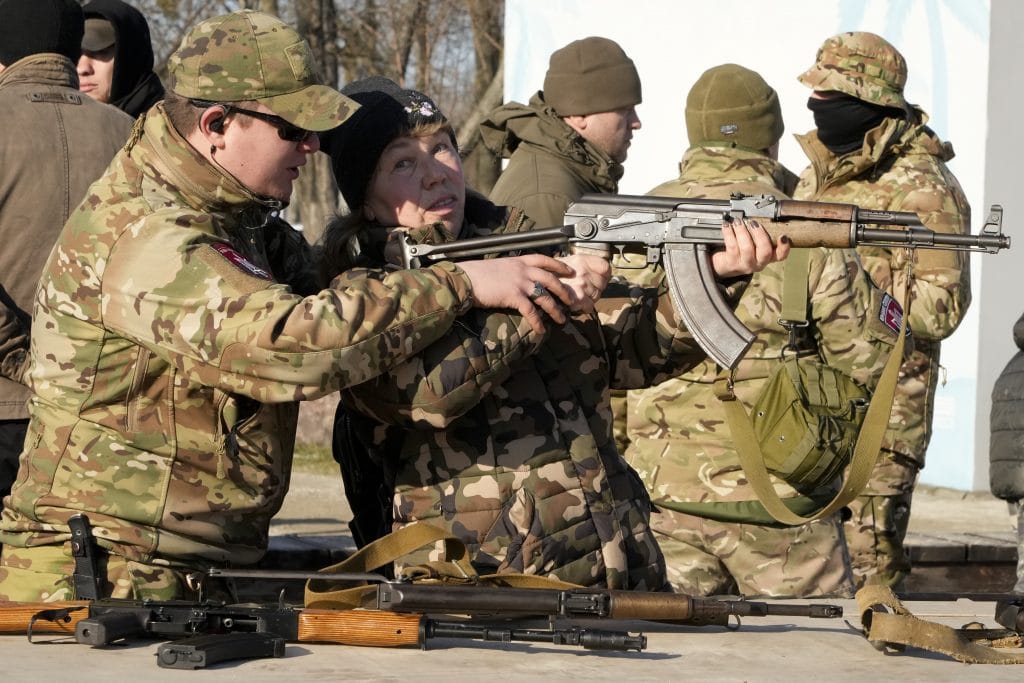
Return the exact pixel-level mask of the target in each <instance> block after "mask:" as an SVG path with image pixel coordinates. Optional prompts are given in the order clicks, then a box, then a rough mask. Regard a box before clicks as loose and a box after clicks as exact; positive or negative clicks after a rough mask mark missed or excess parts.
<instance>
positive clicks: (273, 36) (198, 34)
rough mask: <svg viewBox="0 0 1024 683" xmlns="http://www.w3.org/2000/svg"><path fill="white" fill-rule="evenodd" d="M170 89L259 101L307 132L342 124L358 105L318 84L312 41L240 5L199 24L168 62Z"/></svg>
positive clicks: (192, 95)
mask: <svg viewBox="0 0 1024 683" xmlns="http://www.w3.org/2000/svg"><path fill="white" fill-rule="evenodd" d="M168 72H169V74H170V81H171V88H170V89H171V91H172V92H174V93H177V94H178V95H181V96H182V97H186V98H188V99H191V100H199V101H202V102H210V103H230V102H243V101H257V102H260V103H261V104H263V105H265V106H266V107H267V108H268V109H270V111H272V112H274V114H276V115H277V116H279V117H281V118H282V119H284V120H285V121H287V122H288V123H291V124H294V125H295V126H298V127H299V128H302V129H304V130H308V131H314V132H319V131H325V130H330V129H331V128H334V127H335V126H337V125H339V124H341V123H342V122H343V121H344V120H345V119H347V118H348V117H349V115H350V114H351V113H352V112H353V111H354V110H355V109H356V107H357V105H355V103H353V102H352V101H351V100H350V99H348V98H347V97H345V96H344V95H342V94H341V93H339V92H338V91H337V90H335V89H334V88H331V87H329V86H326V85H321V84H320V79H319V76H318V74H317V69H316V63H315V62H314V60H313V52H312V50H311V49H310V47H309V43H308V42H306V40H305V39H303V38H302V36H300V35H299V34H298V32H297V31H295V29H293V28H292V27H290V26H288V25H287V24H285V23H284V22H282V21H281V20H280V19H278V18H276V17H273V16H271V15H269V14H263V13H261V12H255V11H252V10H242V11H239V12H233V13H231V14H226V15H223V16H219V17H214V18H213V19H208V20H206V21H203V22H200V23H199V24H197V25H196V26H195V27H194V28H193V29H192V30H191V31H189V33H188V34H187V35H186V36H185V38H184V40H182V42H181V46H180V47H179V48H178V49H177V51H176V52H174V54H172V55H171V57H170V60H169V61H168Z"/></svg>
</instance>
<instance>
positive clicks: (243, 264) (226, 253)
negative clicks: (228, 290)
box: [210, 242, 273, 280]
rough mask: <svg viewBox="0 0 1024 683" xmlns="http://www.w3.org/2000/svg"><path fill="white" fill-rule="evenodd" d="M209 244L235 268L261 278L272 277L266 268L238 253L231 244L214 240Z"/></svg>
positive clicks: (268, 278)
mask: <svg viewBox="0 0 1024 683" xmlns="http://www.w3.org/2000/svg"><path fill="white" fill-rule="evenodd" d="M210 246H211V247H213V248H214V249H215V250H216V251H217V252H218V253H219V254H220V255H221V256H223V257H224V258H226V259H227V260H228V261H229V262H231V264H232V265H234V266H235V267H236V268H238V269H240V270H243V271H245V272H246V273H248V274H249V275H252V276H253V277H258V278H260V279H261V280H273V277H272V276H271V274H270V273H269V272H267V270H266V269H264V268H260V267H259V266H257V265H256V264H255V263H253V262H252V261H250V260H249V259H247V258H245V257H244V256H242V255H241V254H239V253H238V252H237V251H235V250H234V249H233V248H232V247H231V245H228V244H225V243H224V242H214V243H213V244H211V245H210Z"/></svg>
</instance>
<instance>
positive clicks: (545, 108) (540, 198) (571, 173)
mask: <svg viewBox="0 0 1024 683" xmlns="http://www.w3.org/2000/svg"><path fill="white" fill-rule="evenodd" d="M642 99H643V98H642V96H641V92H640V76H639V75H638V74H637V71H636V66H635V65H634V64H633V61H632V60H631V59H630V58H629V57H628V56H627V55H626V53H625V52H623V50H622V48H621V47H620V46H619V45H618V43H616V42H615V41H613V40H609V39H608V38H601V37H596V36H591V37H589V38H584V39H582V40H576V41H573V42H571V43H569V44H568V45H566V46H565V47H563V48H561V49H559V50H556V51H555V52H554V53H552V55H551V60H550V63H549V66H548V71H547V74H546V75H545V76H544V89H543V90H541V91H539V92H537V93H536V94H535V95H534V96H533V97H532V98H530V102H529V104H527V105H523V104H520V103H518V102H509V103H506V104H505V105H503V106H501V107H499V108H498V109H496V110H494V111H493V112H492V113H491V114H490V116H489V117H488V118H487V119H486V120H485V121H484V122H483V123H482V124H480V132H481V136H482V139H483V141H484V144H485V145H486V146H487V147H488V149H490V150H491V151H492V152H494V153H495V154H497V155H498V156H499V157H505V158H508V159H509V162H508V167H507V168H506V169H505V171H504V172H503V173H502V175H501V177H500V178H499V179H498V182H497V184H495V186H494V189H493V190H492V191H491V197H490V198H491V200H492V201H494V202H495V203H497V204H502V205H507V206H515V207H517V208H520V209H522V210H523V211H525V212H526V214H527V215H528V216H530V218H532V219H533V220H534V221H536V223H537V225H538V226H542V227H546V226H552V225H561V224H562V219H563V215H564V214H565V210H566V208H568V206H569V204H571V203H572V202H574V201H576V200H577V199H579V197H580V196H581V195H583V194H585V193H590V192H606V193H613V194H614V193H616V192H618V189H619V179H620V178H622V173H623V169H622V162H624V161H625V160H626V155H627V153H628V151H629V145H630V141H631V140H632V138H633V131H635V130H638V129H639V128H640V117H639V116H637V113H636V105H638V104H640V102H641V101H642Z"/></svg>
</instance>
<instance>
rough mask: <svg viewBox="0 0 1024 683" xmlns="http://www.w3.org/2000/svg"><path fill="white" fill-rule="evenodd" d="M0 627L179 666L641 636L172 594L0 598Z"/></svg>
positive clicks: (631, 641) (618, 643)
mask: <svg viewBox="0 0 1024 683" xmlns="http://www.w3.org/2000/svg"><path fill="white" fill-rule="evenodd" d="M381 578H383V577H381ZM0 633H26V634H28V637H29V640H30V641H31V639H32V637H33V636H34V635H37V634H40V633H48V634H63V635H69V636H70V635H72V634H73V635H74V637H75V640H76V641H77V642H79V643H82V644H86V645H92V646H103V645H109V644H111V643H114V642H117V641H120V640H123V639H126V638H139V637H141V638H153V639H161V640H170V641H172V642H170V643H165V644H163V645H161V646H160V647H159V649H158V652H157V656H158V658H157V662H158V663H159V664H160V666H163V667H168V668H186V669H194V668H202V667H204V666H208V665H210V664H213V663H216V662H220V661H225V660H229V659H253V658H258V657H282V656H284V643H285V642H289V643H337V644H340V645H363V646H370V647H399V646H403V645H418V646H420V647H424V645H425V643H426V641H428V640H431V639H434V638H455V639H474V640H485V641H498V642H503V643H507V642H512V641H525V642H539V643H553V644H555V645H574V646H580V647H583V648H585V649H588V650H614V651H628V650H637V651H640V650H642V649H644V648H645V647H647V639H646V637H644V636H643V635H642V634H641V635H635V636H634V635H630V634H628V633H624V632H619V631H605V630H598V629H590V628H582V627H579V626H569V627H564V628H559V627H554V626H552V627H551V628H547V629H537V628H514V627H510V626H509V625H508V624H507V623H494V624H489V623H479V622H470V621H459V620H439V619H433V618H428V617H426V616H424V615H422V614H396V613H393V612H388V611H371V610H336V609H302V608H297V607H289V606H286V605H284V604H280V605H277V606H266V605H226V604H223V603H219V602H210V601H204V602H189V601H177V600H175V601H148V600H146V601H133V600H116V599H105V600H94V601H69V602H59V603H14V602H6V603H5V602H0ZM182 639H183V640H182Z"/></svg>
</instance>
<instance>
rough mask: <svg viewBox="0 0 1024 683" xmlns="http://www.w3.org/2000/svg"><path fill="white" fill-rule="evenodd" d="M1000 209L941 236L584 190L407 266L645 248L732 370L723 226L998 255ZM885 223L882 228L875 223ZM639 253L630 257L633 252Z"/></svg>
mask: <svg viewBox="0 0 1024 683" xmlns="http://www.w3.org/2000/svg"><path fill="white" fill-rule="evenodd" d="M1002 217H1003V209H1002V207H1001V206H999V205H998V204H997V205H993V206H992V208H991V209H990V210H989V213H988V217H987V219H986V221H985V226H984V228H983V229H982V231H981V233H980V234H978V235H951V234H944V233H936V232H934V231H932V230H929V229H928V228H926V227H925V226H924V225H923V224H922V223H921V220H920V218H919V217H918V215H917V214H916V213H913V212H896V211H869V210H865V209H861V208H859V207H857V206H854V205H852V204H834V203H823V202H805V201H794V200H789V199H783V200H777V199H775V198H774V197H771V196H768V195H757V196H754V195H735V196H733V198H732V199H724V200H716V199H677V198H674V197H650V196H630V195H604V194H588V195H583V196H582V197H581V198H580V200H579V201H578V202H576V203H574V204H572V205H570V206H569V208H568V210H567V211H566V213H565V225H564V226H562V227H555V228H546V229H542V230H532V231H529V232H523V233H513V234H502V235H494V236H490V237H478V238H473V239H467V240H459V241H456V242H449V243H446V244H437V245H426V244H412V243H410V242H408V241H407V242H406V243H405V245H404V247H403V252H404V254H403V255H404V261H405V266H406V267H407V268H418V267H420V266H421V265H424V264H426V263H429V262H433V261H441V260H452V259H455V260H457V259H461V258H469V257H474V256H483V255H486V254H493V253H507V252H519V251H524V250H525V251H531V250H536V249H540V248H543V247H554V246H569V247H570V248H572V249H580V248H583V249H585V250H587V251H589V252H597V253H603V254H605V255H611V253H612V252H614V251H618V252H619V253H621V254H624V255H625V254H626V252H627V250H629V251H633V250H637V249H643V250H645V251H646V256H645V257H642V256H637V258H636V261H637V265H636V267H638V268H639V267H644V266H646V265H648V264H653V263H661V264H662V265H663V266H664V268H665V271H666V274H667V279H668V286H669V291H670V293H671V296H672V302H673V304H674V305H675V307H676V310H678V311H679V314H680V316H681V317H682V319H683V322H684V323H685V324H686V326H687V329H689V330H690V333H691V334H693V336H694V338H695V339H696V340H697V342H698V343H699V344H700V345H701V347H702V348H703V349H704V350H705V351H706V352H707V354H708V356H710V357H711V358H712V359H713V360H714V361H715V362H716V363H718V364H719V365H721V366H723V367H730V368H731V367H734V366H735V365H736V363H737V362H739V359H740V358H742V357H743V354H744V353H746V350H747V349H748V348H749V347H750V344H751V343H752V342H753V340H754V335H753V333H751V332H750V330H748V329H747V328H746V327H744V326H743V325H742V323H740V321H739V320H738V319H737V318H736V316H735V315H734V314H733V312H732V310H731V309H730V307H729V305H728V304H727V303H726V301H725V300H724V298H723V297H722V294H721V292H720V291H719V288H718V286H717V285H716V284H715V276H714V271H713V270H712V267H711V261H710V253H711V250H713V249H715V248H716V247H719V246H721V245H722V244H723V238H722V231H721V228H722V224H723V223H724V222H729V221H732V220H735V219H738V218H752V219H756V220H757V221H758V222H759V223H760V224H761V225H762V227H764V228H765V229H766V230H767V231H768V233H769V234H770V235H771V237H772V239H773V240H778V238H779V237H780V236H782V235H786V236H787V237H788V238H789V240H790V242H791V243H792V245H793V246H794V247H833V248H850V247H856V246H861V245H875V246H885V247H905V248H910V249H919V248H922V249H952V250H957V251H980V252H985V253H996V252H998V251H999V250H1000V249H1007V248H1009V246H1010V238H1009V237H1007V236H1005V235H1003V233H1002V220H1003V218H1002ZM872 226H885V227H872ZM630 255H632V254H630Z"/></svg>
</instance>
